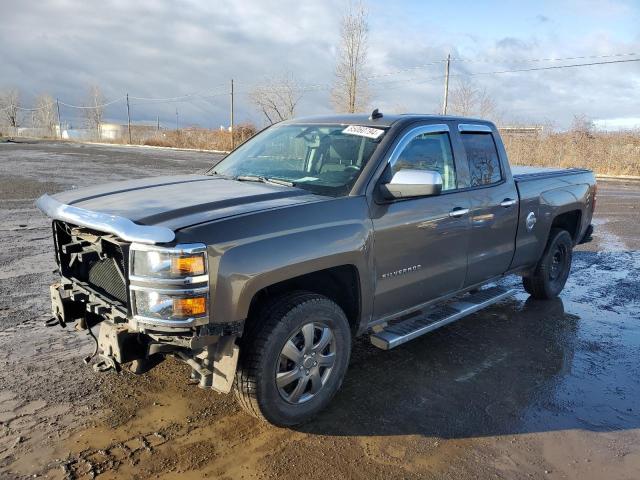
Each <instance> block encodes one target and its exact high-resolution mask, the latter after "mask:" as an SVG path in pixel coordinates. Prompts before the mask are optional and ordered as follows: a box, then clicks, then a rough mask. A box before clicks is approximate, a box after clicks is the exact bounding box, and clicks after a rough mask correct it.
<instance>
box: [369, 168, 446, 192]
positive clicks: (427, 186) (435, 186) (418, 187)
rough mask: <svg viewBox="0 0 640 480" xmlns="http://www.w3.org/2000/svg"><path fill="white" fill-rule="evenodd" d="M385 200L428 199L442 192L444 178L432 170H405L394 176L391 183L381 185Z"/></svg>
mask: <svg viewBox="0 0 640 480" xmlns="http://www.w3.org/2000/svg"><path fill="white" fill-rule="evenodd" d="M380 191H381V193H382V195H383V196H384V198H385V199H387V200H397V199H400V198H414V197H427V196H431V195H439V194H440V192H442V176H441V175H440V173H439V172H435V171H432V170H414V169H409V168H405V169H402V170H399V171H398V172H396V173H395V174H394V175H393V178H392V179H391V181H390V182H389V183H383V184H382V185H380Z"/></svg>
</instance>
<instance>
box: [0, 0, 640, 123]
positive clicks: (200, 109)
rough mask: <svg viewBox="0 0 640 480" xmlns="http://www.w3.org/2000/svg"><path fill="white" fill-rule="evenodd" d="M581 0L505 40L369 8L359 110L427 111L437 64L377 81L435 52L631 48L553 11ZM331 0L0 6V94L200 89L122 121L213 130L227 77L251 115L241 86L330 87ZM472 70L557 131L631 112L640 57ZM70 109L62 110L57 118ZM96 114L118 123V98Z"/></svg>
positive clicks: (622, 10)
mask: <svg viewBox="0 0 640 480" xmlns="http://www.w3.org/2000/svg"><path fill="white" fill-rule="evenodd" d="M589 1H591V0H580V1H579V2H578V0H569V1H568V2H567V3H566V4H564V6H563V8H562V9H560V8H558V11H557V12H555V15H553V14H550V13H549V12H548V11H545V12H543V13H544V14H543V13H541V14H539V15H538V16H537V17H536V15H532V16H530V21H531V29H530V30H529V31H526V32H518V31H514V32H511V33H509V34H508V35H502V34H500V35H498V34H494V33H492V29H491V28H487V27H486V26H483V25H481V24H479V25H478V26H477V27H474V28H475V29H473V30H471V29H470V28H468V29H467V31H463V32H460V31H458V28H459V26H458V22H457V19H456V18H452V19H451V23H450V24H436V22H434V21H431V20H430V17H429V15H428V12H427V11H426V10H428V9H427V8H426V7H424V6H423V4H422V3H418V4H417V5H416V4H412V6H411V8H409V7H408V6H406V7H405V6H404V5H400V4H389V3H388V2H385V3H377V2H375V3H372V4H371V9H370V10H371V12H370V17H371V32H370V40H371V42H370V49H369V53H370V55H369V58H370V72H371V73H372V74H377V75H381V76H379V77H377V78H376V79H375V81H373V82H372V93H373V98H372V104H373V105H372V106H376V107H380V108H381V109H382V110H383V111H385V110H386V111H389V110H398V109H403V110H406V111H413V112H427V113H429V112H435V111H437V110H438V109H439V106H440V103H441V97H442V73H443V66H442V65H441V64H438V65H433V66H429V67H425V68H423V69H413V70H407V71H405V72H404V73H398V74H394V75H388V76H382V75H383V74H385V72H395V71H398V70H403V69H407V67H411V66H416V65H421V64H425V63H429V62H430V61H432V60H438V59H443V58H444V57H445V56H446V54H447V53H449V52H451V53H452V55H453V57H454V58H460V57H464V58H468V59H473V60H476V61H475V62H468V63H462V62H457V61H455V60H454V63H453V68H452V73H453V75H454V76H453V77H452V82H455V81H456V78H457V77H456V76H455V75H460V74H468V73H473V72H476V73H477V72H491V71H498V70H508V69H514V68H522V67H526V66H527V65H529V66H542V65H551V64H552V63H545V62H538V63H518V62H517V61H516V60H522V59H531V58H548V57H569V56H580V55H605V54H610V53H624V52H634V51H640V35H638V34H636V35H635V36H634V37H630V38H626V37H625V36H624V35H622V34H621V33H620V32H619V31H618V30H616V29H613V28H610V29H607V27H606V25H609V24H603V25H600V24H598V26H596V27H593V28H591V27H590V28H589V29H587V30H584V29H581V28H578V27H576V28H575V29H574V30H572V31H566V26H563V24H562V22H560V21H559V20H558V19H557V18H556V16H557V15H560V14H565V15H566V12H567V11H575V12H584V14H585V15H592V16H593V15H595V12H596V11H601V10H602V8H601V7H598V8H596V7H594V6H593V5H592V4H589V3H585V2H589ZM575 2H578V3H575ZM344 5H345V3H344V2H343V1H342V0H329V1H323V2H300V1H294V0H285V1H278V2H276V1H275V0H270V1H264V0H244V1H241V2H208V1H204V0H203V1H182V2H177V3H176V2H166V3H165V2H156V1H149V0H147V1H136V2H131V1H126V0H105V1H102V2H101V3H100V4H99V5H97V4H96V3H93V2H82V1H79V0H57V1H41V2H28V1H26V0H25V1H22V2H20V3H18V2H14V5H13V6H11V7H10V8H7V7H3V15H4V18H3V20H2V26H1V27H0V58H2V67H1V69H2V73H1V75H0V89H2V88H3V87H9V86H17V87H19V88H21V90H22V92H23V96H24V97H25V100H26V102H27V103H28V102H30V101H32V99H33V98H34V97H35V95H36V94H38V93H39V92H42V91H47V92H50V93H52V94H53V95H54V96H59V97H60V98H62V99H64V100H65V101H67V102H70V103H80V102H82V100H83V96H84V90H85V89H86V87H87V85H88V84H90V83H96V84H99V85H101V86H102V88H103V90H104V92H105V94H106V96H107V97H109V98H116V97H119V96H122V95H124V94H125V93H126V92H129V93H130V94H131V95H133V96H138V97H173V96H177V95H183V94H186V93H191V92H202V93H204V95H205V96H204V97H195V98H192V99H190V100H189V101H187V102H181V103H174V104H156V103H143V102H140V101H133V102H132V104H133V105H132V110H133V116H134V119H143V120H144V119H146V120H150V119H155V116H156V115H160V116H161V119H163V120H164V121H165V122H166V123H167V124H172V123H173V122H174V120H175V110H176V108H177V109H178V110H179V111H180V118H181V122H183V121H184V122H185V123H198V124H200V125H204V126H209V127H218V126H219V125H220V124H223V123H226V122H227V117H228V95H227V91H228V82H229V79H230V78H232V77H233V78H234V79H235V80H236V90H237V92H238V98H237V105H238V115H237V118H238V119H239V120H240V121H242V120H254V121H259V118H258V117H257V116H256V114H255V113H254V111H253V109H252V108H251V106H250V105H249V104H248V102H247V99H246V93H247V91H248V90H249V89H250V87H251V85H255V84H256V83H259V82H260V81H261V80H262V79H263V78H264V77H266V76H273V75H279V74H282V73H286V72H293V73H294V74H295V75H296V76H297V77H298V78H299V80H300V81H301V82H303V83H307V84H317V83H323V84H330V83H331V81H332V79H333V67H334V60H335V51H336V44H337V42H338V27H339V21H340V15H341V13H342V10H343V8H344ZM597 5H600V4H599V3H598V4H597ZM607 8H608V7H607ZM612 8H613V7H612ZM421 9H422V10H421ZM587 10H588V11H587ZM605 10H607V9H605ZM607 11H608V12H609V13H607V16H608V17H612V16H613V17H614V18H615V19H618V18H619V17H620V16H621V15H627V16H628V15H630V13H629V12H630V11H632V13H633V15H636V16H637V14H638V12H637V9H635V10H633V8H632V6H631V4H629V3H627V2H617V3H615V8H613V10H611V9H609V10H607ZM421 12H422V13H421ZM563 12H564V13H563ZM420 15H422V16H420ZM543 19H544V21H543ZM499 21H501V22H505V21H507V22H508V19H503V18H501V19H500V20H499ZM572 21H573V20H572ZM636 58H640V57H636ZM477 60H482V61H477ZM585 61H587V60H585ZM576 62H578V60H576ZM566 63H571V62H566ZM471 78H473V80H474V81H475V82H477V83H478V84H479V85H480V86H481V87H483V88H486V89H487V90H488V91H489V93H490V94H491V95H492V96H493V97H494V98H495V100H496V102H497V104H498V108H499V109H500V110H501V111H502V112H503V113H504V116H505V117H506V118H507V119H517V120H520V121H530V122H535V123H538V122H542V121H547V120H551V121H553V122H554V123H556V124H558V125H566V124H568V123H569V122H570V121H571V119H572V118H573V115H574V114H577V113H584V114H586V115H588V116H590V117H592V118H609V119H615V118H627V117H630V118H632V117H634V116H637V114H638V111H637V108H638V107H637V105H638V104H637V97H638V94H637V92H638V86H639V85H640V63H635V64H631V63H629V64H616V65H606V66H594V67H584V68H576V69H564V70H557V71H543V72H528V73H510V74H501V75H478V76H474V77H471ZM329 110H330V104H329V92H328V91H327V90H326V89H321V90H318V91H313V92H309V93H308V94H307V95H306V96H305V98H304V99H303V101H302V102H301V103H300V109H299V113H300V114H301V115H303V114H304V115H306V114H314V113H324V112H327V111H329ZM73 113H74V112H73V111H72V110H71V109H65V110H63V115H65V116H71V115H72V114H73ZM107 113H108V115H109V116H110V117H112V118H114V119H123V118H124V116H125V109H124V104H117V105H114V106H113V107H110V108H109V110H108V112H107Z"/></svg>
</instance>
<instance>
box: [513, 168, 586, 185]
mask: <svg viewBox="0 0 640 480" xmlns="http://www.w3.org/2000/svg"><path fill="white" fill-rule="evenodd" d="M511 173H512V174H513V179H514V180H515V181H516V182H526V181H529V180H539V179H542V178H553V177H561V176H564V175H573V174H576V173H590V172H589V170H586V169H584V168H555V167H529V166H512V167H511Z"/></svg>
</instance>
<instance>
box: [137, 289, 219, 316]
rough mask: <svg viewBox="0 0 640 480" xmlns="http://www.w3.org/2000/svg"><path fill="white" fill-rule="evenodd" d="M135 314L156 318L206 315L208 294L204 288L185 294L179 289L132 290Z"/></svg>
mask: <svg viewBox="0 0 640 480" xmlns="http://www.w3.org/2000/svg"><path fill="white" fill-rule="evenodd" d="M132 298H133V302H134V305H133V308H134V312H135V313H136V315H137V316H139V317H143V318H145V319H149V320H151V319H157V320H170V321H171V320H178V321H180V320H189V319H194V318H202V317H206V316H207V310H208V305H207V304H208V303H209V296H208V293H207V292H206V289H200V292H198V291H194V292H189V293H188V294H185V292H180V291H175V292H174V291H158V290H137V289H134V290H133V291H132Z"/></svg>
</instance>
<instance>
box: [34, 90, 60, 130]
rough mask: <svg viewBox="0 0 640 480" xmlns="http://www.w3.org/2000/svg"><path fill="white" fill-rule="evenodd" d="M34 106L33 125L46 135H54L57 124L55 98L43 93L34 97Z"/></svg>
mask: <svg viewBox="0 0 640 480" xmlns="http://www.w3.org/2000/svg"><path fill="white" fill-rule="evenodd" d="M35 108H36V110H35V111H34V118H33V123H34V126H35V127H36V128H40V129H42V130H43V131H44V132H45V133H46V135H49V136H53V135H55V132H56V126H57V124H58V121H57V117H56V104H55V100H54V99H53V98H52V97H51V95H49V94H47V93H43V94H41V95H39V96H38V98H36V103H35Z"/></svg>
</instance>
